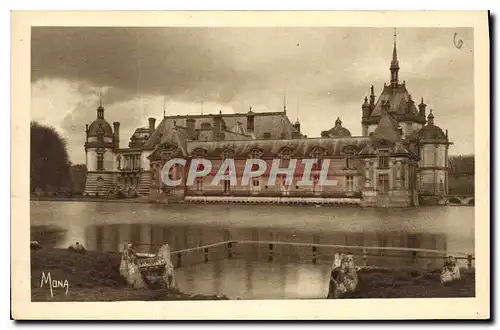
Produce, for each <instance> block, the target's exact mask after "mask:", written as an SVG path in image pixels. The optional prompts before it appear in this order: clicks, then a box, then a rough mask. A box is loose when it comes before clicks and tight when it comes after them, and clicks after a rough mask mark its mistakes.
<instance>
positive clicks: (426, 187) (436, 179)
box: [418, 110, 451, 196]
mask: <svg viewBox="0 0 500 330" xmlns="http://www.w3.org/2000/svg"><path fill="white" fill-rule="evenodd" d="M418 143H419V145H420V162H419V166H418V167H419V187H420V189H419V190H420V194H422V195H427V196H446V195H447V194H448V148H449V146H450V145H451V143H450V142H449V139H448V134H447V133H446V134H445V133H444V132H443V130H442V129H441V128H440V127H439V126H436V124H435V123H434V114H433V113H432V110H430V112H429V115H428V116H427V125H425V126H424V127H422V129H421V130H420V131H419V132H418Z"/></svg>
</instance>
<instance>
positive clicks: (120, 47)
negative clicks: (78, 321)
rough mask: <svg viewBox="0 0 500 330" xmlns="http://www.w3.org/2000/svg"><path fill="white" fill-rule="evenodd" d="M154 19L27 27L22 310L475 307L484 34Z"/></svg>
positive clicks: (485, 121)
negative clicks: (79, 306) (27, 306)
mask: <svg viewBox="0 0 500 330" xmlns="http://www.w3.org/2000/svg"><path fill="white" fill-rule="evenodd" d="M226 15H229V16H230V15H231V14H226ZM247 15H248V14H247ZM294 15H299V14H294ZM337 15H342V13H337ZM401 15H403V14H401ZM442 15H446V14H442ZM450 15H452V14H450ZM475 15H476V16H474V14H472V13H471V16H474V18H475V19H478V18H480V19H479V22H481V24H483V25H484V26H487V24H488V23H487V19H488V17H487V15H484V16H483V15H478V13H477V12H476V13H475ZM235 17H236V14H235ZM257 17H258V15H257V16H254V20H258V18H257ZM269 17H272V16H269ZM269 17H266V18H269ZM290 17H292V16H291V14H290ZM310 17H313V16H310ZM417 17H418V16H417ZM124 19H125V18H124ZM417 19H418V18H417ZM270 21H272V19H271V20H270ZM123 22H124V21H123ZM123 22H122V23H123ZM290 22H293V20H290ZM394 22H396V20H394ZM165 23H166V24H164V25H165V26H137V25H136V26H134V25H133V24H130V25H129V26H127V25H123V24H119V25H118V24H117V25H107V26H99V25H96V26H93V25H88V26H85V25H81V26H78V25H77V26H67V25H60V24H54V25H50V24H48V25H47V24H43V25H39V26H37V25H36V24H34V25H32V26H30V27H28V29H27V30H26V31H29V39H28V40H29V47H27V49H29V54H28V55H27V56H28V57H27V59H28V61H29V62H28V68H25V69H23V70H26V72H27V73H28V74H29V82H27V84H29V87H28V88H29V89H28V90H27V92H28V94H25V95H23V96H22V98H25V99H27V100H25V102H28V103H26V104H29V109H25V110H26V112H25V116H24V117H23V118H22V120H23V121H24V123H23V125H25V126H26V127H27V125H28V123H29V128H26V129H25V130H24V131H25V132H27V136H23V137H18V138H19V139H23V140H26V141H25V142H22V143H26V145H27V147H28V149H29V152H27V150H28V149H27V150H25V154H24V155H23V159H22V162H23V163H24V164H23V165H22V166H23V169H24V168H26V169H28V170H29V181H28V180H27V178H26V179H25V181H26V192H29V196H28V195H27V196H26V197H25V198H24V200H23V203H24V204H23V205H24V212H26V213H25V216H26V219H25V220H24V222H25V223H26V228H29V229H27V231H29V241H30V248H29V249H27V241H24V239H25V240H27V239H28V237H26V238H24V237H23V241H21V240H19V241H13V243H12V245H13V246H14V245H19V246H23V247H25V248H26V250H27V252H26V253H27V256H28V259H27V260H26V262H25V264H26V266H27V267H28V268H29V269H28V270H27V271H29V285H28V284H24V285H25V286H29V288H26V290H29V302H28V303H30V302H31V303H48V304H49V305H50V304H57V303H61V302H103V303H109V302H117V301H122V302H130V303H133V302H137V301H139V302H151V301H154V302H170V303H171V304H178V303H176V302H172V301H188V302H189V301H205V302H206V301H211V303H212V304H217V303H219V302H220V303H222V302H223V301H238V302H240V301H246V302H249V303H251V302H252V301H255V302H262V301H266V300H267V301H274V302H276V301H278V303H279V301H284V302H285V301H294V300H299V301H314V302H318V301H319V302H322V303H324V304H328V303H331V304H336V305H331V306H342V304H349V303H350V304H352V303H357V302H360V303H361V302H370V301H371V302H372V303H375V302H378V301H384V302H389V301H391V300H396V301H399V300H400V299H402V298H405V300H404V301H405V302H402V301H400V302H397V303H396V302H394V304H396V305H397V304H405V303H406V301H411V300H417V301H420V300H419V299H417V298H448V299H449V301H450V304H451V305H450V306H452V304H453V301H454V300H457V301H458V300H461V299H463V298H467V299H477V297H478V296H479V293H478V287H477V283H476V279H483V278H485V276H486V277H489V270H488V269H489V268H488V267H489V261H488V260H489V255H485V254H483V253H484V249H482V248H481V249H479V250H478V248H477V245H476V244H477V243H478V240H479V241H481V240H483V237H484V239H485V241H484V242H485V243H486V242H487V238H488V237H489V231H488V228H489V227H488V226H489V216H488V214H486V215H485V216H483V217H481V218H478V217H477V215H476V214H477V213H476V211H478V210H477V208H476V203H478V205H483V206H487V208H488V209H489V196H488V195H487V194H488V192H487V191H485V189H484V188H483V189H481V188H480V187H485V186H484V185H485V184H487V183H484V181H483V183H482V186H478V184H477V182H478V177H477V175H478V174H477V173H478V166H480V167H481V165H480V164H481V163H484V164H485V165H486V166H489V165H488V164H489V160H488V158H485V157H489V156H487V155H484V154H482V153H484V149H485V148H483V147H481V148H480V149H478V144H477V143H479V144H484V143H486V144H488V145H489V135H488V136H487V139H488V140H487V141H484V140H482V141H481V140H477V136H478V135H477V134H480V132H478V131H477V128H478V127H482V126H478V125H479V124H478V123H482V125H483V126H486V128H487V127H489V112H488V108H487V107H486V108H484V106H483V108H479V106H478V89H479V87H480V86H485V87H486V90H488V88H489V87H488V84H487V83H488V77H487V76H486V77H482V80H481V81H479V80H478V78H477V77H478V75H477V72H476V70H478V69H477V63H478V61H480V60H481V59H484V58H486V59H487V57H483V56H487V55H488V54H487V53H488V52H489V51H488V48H485V47H484V46H485V45H484V44H481V46H480V47H479V48H478V46H477V45H478V41H477V39H478V38H480V40H481V39H482V40H483V43H484V40H486V42H488V31H487V29H486V30H485V29H481V30H479V31H480V32H478V29H475V28H474V26H473V25H472V24H469V25H467V24H464V25H463V26H453V25H452V26H447V25H446V24H442V25H440V26H438V25H435V26H432V25H430V26H419V25H418V24H415V25H413V26H412V25H411V24H410V25H404V26H401V24H398V23H397V22H396V23H395V24H394V25H391V21H390V20H387V21H385V25H383V26H377V25H376V24H374V25H373V26H366V25H364V26H359V25H358V24H351V25H349V24H343V25H339V26H328V25H324V26H320V25H310V26H307V25H304V24H297V25H296V26H294V25H293V24H292V25H284V24H282V25H278V24H276V26H272V25H264V24H262V25H261V26H259V25H258V24H254V25H248V26H238V25H234V24H233V25H231V24H228V25H227V26H224V25H220V26H219V25H216V26H211V25H209V24H206V26H203V21H202V22H201V23H202V24H192V25H190V24H186V25H180V24H179V25H171V26H168V25H169V24H168V21H165ZM151 24H153V23H151ZM24 37H26V36H24ZM486 47H487V45H486ZM479 52H482V53H479ZM478 54H480V55H478ZM478 56H479V57H478ZM478 59H479V60H478ZM483 62H485V63H486V64H487V63H488V62H489V60H485V61H483ZM487 70H489V67H487ZM479 84H482V85H479ZM485 87H482V88H485ZM483 91H484V89H483ZM483 95H484V94H483ZM488 95H489V94H488ZM479 98H481V97H479ZM482 102H483V103H481V104H484V102H486V104H487V102H488V100H487V99H484V98H483V101H482ZM485 117H486V118H485ZM18 118H19V120H21V117H19V116H18ZM480 130H481V128H480ZM482 136H483V139H484V134H483V135H482ZM15 143H16V142H15V140H14V142H13V147H15ZM488 148H489V147H487V148H486V150H488ZM18 159H19V161H20V162H21V158H18ZM28 164H29V165H28ZM482 168H483V169H484V166H483V167H482ZM487 169H488V171H489V167H487ZM484 175H486V176H488V173H484V171H483V176H484ZM23 176H26V177H27V173H26V174H23ZM488 178H489V177H487V178H486V180H488ZM478 190H482V195H477V194H478ZM485 194H486V195H485ZM481 196H482V197H481ZM476 197H477V198H476ZM480 198H483V200H482V201H480V200H479V199H480ZM481 203H482V204H481ZM485 203H486V204H485ZM483 212H488V210H487V209H485V208H483ZM478 221H481V222H482V225H479V224H478ZM478 226H480V227H478ZM479 230H482V232H481V233H482V235H481V236H478V233H479ZM484 230H486V231H484ZM486 244H489V243H486ZM488 249H489V245H488ZM478 260H481V262H482V263H483V265H484V263H486V264H488V265H486V266H484V267H483V268H482V269H481V273H478V269H479V266H478V262H479V261H478ZM12 262H15V260H13V261H12ZM486 282H487V283H486ZM486 282H485V283H483V284H484V285H488V283H489V279H488V280H487V281H486ZM488 291H489V289H488ZM482 294H483V298H484V299H487V297H485V296H484V294H486V295H487V294H488V292H484V291H483V293H482ZM406 298H407V299H408V300H406ZM467 299H466V300H464V301H467ZM216 301H217V302H216ZM428 301H432V300H428ZM108 305H109V304H108ZM34 306H36V304H35V305H34ZM344 306H347V305H344ZM350 306H355V305H350ZM47 308H50V307H47ZM450 309H451V307H450ZM478 312H479V311H478ZM482 313H483V314H482V315H483V317H484V315H489V309H488V310H483V311H482ZM484 313H486V314H484ZM256 316H257V317H258V314H257V315H256ZM403 316H404V315H400V317H403ZM457 316H458V315H457Z"/></svg>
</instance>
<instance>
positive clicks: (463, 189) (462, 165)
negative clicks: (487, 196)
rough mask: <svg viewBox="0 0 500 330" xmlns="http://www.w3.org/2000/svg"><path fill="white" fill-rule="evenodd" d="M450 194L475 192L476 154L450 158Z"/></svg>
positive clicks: (470, 193)
mask: <svg viewBox="0 0 500 330" xmlns="http://www.w3.org/2000/svg"><path fill="white" fill-rule="evenodd" d="M448 166H449V172H448V194H450V195H453V194H457V195H472V194H474V155H457V156H450V157H449V158H448Z"/></svg>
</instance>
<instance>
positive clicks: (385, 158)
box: [378, 150, 389, 168]
mask: <svg viewBox="0 0 500 330" xmlns="http://www.w3.org/2000/svg"><path fill="white" fill-rule="evenodd" d="M378 168H389V150H379V152H378Z"/></svg>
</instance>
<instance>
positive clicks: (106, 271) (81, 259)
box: [31, 248, 226, 301]
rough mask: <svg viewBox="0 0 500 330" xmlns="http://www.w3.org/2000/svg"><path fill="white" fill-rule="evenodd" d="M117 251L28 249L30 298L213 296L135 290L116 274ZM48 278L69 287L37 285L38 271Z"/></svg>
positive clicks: (175, 298) (173, 297)
mask: <svg viewBox="0 0 500 330" xmlns="http://www.w3.org/2000/svg"><path fill="white" fill-rule="evenodd" d="M119 265H120V255H119V254H118V253H98V252H91V251H89V252H87V253H86V254H85V255H81V254H77V253H74V252H69V251H67V250H63V249H48V248H44V249H41V250H37V251H31V290H32V294H31V299H32V301H120V300H142V301H152V300H207V299H226V298H224V297H217V296H204V295H189V294H185V293H181V292H178V291H175V290H166V289H156V290H136V289H134V288H131V287H128V286H126V283H125V280H124V279H123V278H122V277H121V276H120V274H119ZM48 272H50V276H51V279H52V280H56V281H57V280H61V281H64V280H67V281H68V283H69V290H68V293H67V294H66V293H65V292H66V290H65V289H64V288H62V287H59V288H54V289H53V296H51V293H50V289H49V287H48V285H47V284H44V286H43V287H42V288H41V287H40V285H41V281H42V273H45V276H47V274H48Z"/></svg>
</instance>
